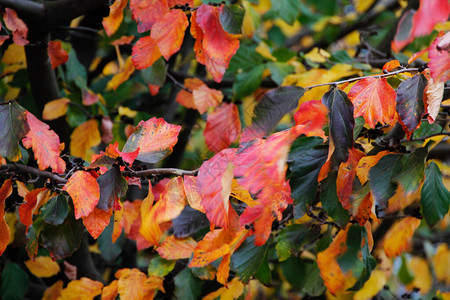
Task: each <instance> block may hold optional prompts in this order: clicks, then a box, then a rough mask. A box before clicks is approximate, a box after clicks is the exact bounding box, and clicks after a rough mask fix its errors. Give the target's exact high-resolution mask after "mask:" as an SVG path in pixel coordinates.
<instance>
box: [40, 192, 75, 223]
mask: <svg viewBox="0 0 450 300" xmlns="http://www.w3.org/2000/svg"><path fill="white" fill-rule="evenodd" d="M41 213H42V217H43V218H44V221H45V222H46V223H48V224H51V225H60V224H62V223H63V222H64V219H65V218H66V217H67V214H68V213H69V205H68V204H67V197H66V196H64V195H62V194H59V195H57V196H56V197H53V198H51V199H50V200H48V202H47V203H46V204H45V205H44V206H43V207H42V208H41Z"/></svg>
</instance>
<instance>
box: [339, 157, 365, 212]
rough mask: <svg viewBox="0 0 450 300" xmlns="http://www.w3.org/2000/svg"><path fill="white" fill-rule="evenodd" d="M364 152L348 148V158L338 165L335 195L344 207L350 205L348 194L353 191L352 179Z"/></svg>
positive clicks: (347, 207) (346, 207)
mask: <svg viewBox="0 0 450 300" xmlns="http://www.w3.org/2000/svg"><path fill="white" fill-rule="evenodd" d="M364 156H365V154H364V152H362V151H360V150H358V149H355V148H353V149H350V151H349V156H348V160H347V162H345V163H341V164H340V166H339V171H338V177H337V180H336V186H337V195H338V197H339V200H340V201H341V203H342V206H343V207H344V208H345V209H347V210H348V209H349V208H350V206H351V202H350V196H351V195H352V192H353V180H354V179H355V176H356V167H357V166H358V163H359V160H360V159H361V158H362V157H364Z"/></svg>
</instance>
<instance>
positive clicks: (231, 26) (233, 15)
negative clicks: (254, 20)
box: [219, 5, 245, 34]
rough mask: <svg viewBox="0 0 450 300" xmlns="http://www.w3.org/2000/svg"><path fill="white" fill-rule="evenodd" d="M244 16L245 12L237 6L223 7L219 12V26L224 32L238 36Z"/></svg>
mask: <svg viewBox="0 0 450 300" xmlns="http://www.w3.org/2000/svg"><path fill="white" fill-rule="evenodd" d="M244 15H245V10H244V9H243V8H242V7H240V6H239V5H225V6H224V7H223V9H222V11H221V12H220V16H219V20H220V24H222V27H223V29H224V30H225V31H226V32H228V33H231V34H240V33H241V28H242V21H243V20H244Z"/></svg>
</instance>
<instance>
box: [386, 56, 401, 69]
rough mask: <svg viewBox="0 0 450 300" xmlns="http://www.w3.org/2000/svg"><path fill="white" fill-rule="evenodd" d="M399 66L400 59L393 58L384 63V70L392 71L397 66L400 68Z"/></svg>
mask: <svg viewBox="0 0 450 300" xmlns="http://www.w3.org/2000/svg"><path fill="white" fill-rule="evenodd" d="M398 67H400V62H399V61H398V60H396V59H395V60H391V61H388V62H387V63H385V64H384V66H383V71H388V72H390V71H392V70H394V69H395V68H398Z"/></svg>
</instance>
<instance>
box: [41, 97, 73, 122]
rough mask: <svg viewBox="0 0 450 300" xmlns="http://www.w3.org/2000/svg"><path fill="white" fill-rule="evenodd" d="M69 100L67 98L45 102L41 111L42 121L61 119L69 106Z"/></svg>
mask: <svg viewBox="0 0 450 300" xmlns="http://www.w3.org/2000/svg"><path fill="white" fill-rule="evenodd" d="M69 103H70V100H69V99H68V98H59V99H56V100H52V101H50V102H47V103H46V104H45V106H44V110H43V111H42V119H44V120H54V119H57V118H59V117H62V116H64V115H65V114H66V112H67V107H68V106H69Z"/></svg>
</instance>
